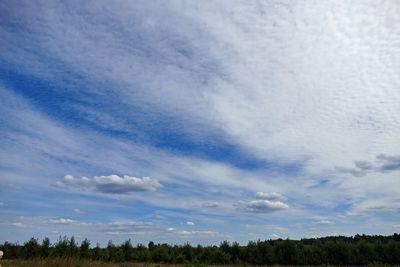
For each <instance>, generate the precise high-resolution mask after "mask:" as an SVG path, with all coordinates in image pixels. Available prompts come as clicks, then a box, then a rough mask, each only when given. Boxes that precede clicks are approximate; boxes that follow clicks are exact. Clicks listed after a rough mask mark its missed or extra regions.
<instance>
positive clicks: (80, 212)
mask: <svg viewBox="0 0 400 267" xmlns="http://www.w3.org/2000/svg"><path fill="white" fill-rule="evenodd" d="M74 212H75V213H78V214H82V213H83V211H81V210H80V209H74Z"/></svg>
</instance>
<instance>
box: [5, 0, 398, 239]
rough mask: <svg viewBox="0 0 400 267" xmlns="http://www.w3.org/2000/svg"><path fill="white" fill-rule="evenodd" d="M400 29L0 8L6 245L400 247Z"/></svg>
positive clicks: (386, 6) (58, 4)
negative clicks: (341, 242) (354, 239)
mask: <svg viewBox="0 0 400 267" xmlns="http://www.w3.org/2000/svg"><path fill="white" fill-rule="evenodd" d="M398 14H400V2H399V1H396V0H393V1H342V0H339V1H324V0H322V1H320V0H315V1H314V0H308V1H283V0H280V1H273V0H269V1H257V0H254V1H236V0H234V1H231V0H229V1H228V0H222V1H221V0H218V1H213V0H207V1H175V0H171V1H161V0H160V1H158V0H154V1H145V0H143V1H142V0H135V1H120V0H117V1H113V2H110V1H105V0H104V1H103V0H96V1H46V0H43V1H41V0H33V1H32V0H3V1H0V36H1V38H0V96H1V98H0V112H1V116H0V136H1V137H0V138H1V139H0V140H1V142H0V243H4V242H5V241H8V242H19V243H21V244H22V243H23V242H25V241H27V240H28V239H29V238H30V237H35V238H38V240H39V241H40V240H42V239H43V238H44V237H49V238H50V240H51V241H52V242H55V241H56V240H57V239H58V237H60V236H68V237H71V236H74V237H75V239H76V240H77V241H78V242H80V241H82V240H83V239H84V238H88V239H89V240H90V241H91V244H92V245H94V244H96V243H99V244H101V245H106V244H107V242H108V240H112V241H113V242H114V243H115V244H120V243H121V242H123V241H125V240H128V239H131V241H132V243H133V244H138V243H142V244H145V245H146V244H147V243H148V242H149V241H150V240H151V241H153V242H155V243H169V244H184V243H186V242H189V243H190V244H192V245H197V244H202V245H218V244H219V243H220V242H221V241H223V240H227V241H229V242H233V241H237V242H239V243H240V244H246V243H247V242H248V241H249V240H258V239H260V240H264V239H276V238H290V239H300V238H309V237H321V236H328V235H346V236H351V235H355V234H374V235H375V234H378V235H390V234H393V233H395V232H397V233H398V232H400V17H399V16H398Z"/></svg>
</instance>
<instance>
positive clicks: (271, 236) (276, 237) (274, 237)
mask: <svg viewBox="0 0 400 267" xmlns="http://www.w3.org/2000/svg"><path fill="white" fill-rule="evenodd" d="M269 238H270V239H278V238H280V236H279V235H277V234H271V235H270V236H269Z"/></svg>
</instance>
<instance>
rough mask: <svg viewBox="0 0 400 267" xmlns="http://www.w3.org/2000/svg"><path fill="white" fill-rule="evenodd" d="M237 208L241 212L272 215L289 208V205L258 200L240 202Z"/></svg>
mask: <svg viewBox="0 0 400 267" xmlns="http://www.w3.org/2000/svg"><path fill="white" fill-rule="evenodd" d="M236 206H237V208H238V209H239V210H241V211H245V212H252V213H270V212H274V211H278V210H284V209H287V208H289V206H288V205H286V204H285V203H283V202H281V201H270V200H264V199H258V200H253V201H249V202H245V201H239V203H238V204H237V205H236Z"/></svg>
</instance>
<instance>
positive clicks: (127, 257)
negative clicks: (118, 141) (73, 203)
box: [0, 234, 400, 265]
mask: <svg viewBox="0 0 400 267" xmlns="http://www.w3.org/2000/svg"><path fill="white" fill-rule="evenodd" d="M0 249H1V250H3V251H4V254H5V258H6V259H51V258H62V259H81V260H93V261H102V262H142V263H150V262H152V263H164V264H185V263H187V264H188V263H191V264H197V265H200V264H209V265H211V264H246V263H248V264H252V265H271V264H280V265H322V264H331V265H367V264H371V263H374V264H377V263H380V264H391V265H396V264H397V265H398V264H400V235H399V234H393V235H391V236H367V235H356V236H354V237H344V236H335V237H324V238H311V239H302V240H289V239H286V240H282V239H279V240H265V241H260V240H259V241H257V242H254V241H250V242H249V243H248V244H247V246H240V245H239V244H238V243H236V242H233V243H229V242H227V241H224V242H222V243H221V244H220V246H206V247H203V246H200V245H198V246H196V247H192V246H191V245H189V244H185V245H180V246H178V245H174V246H171V245H168V244H154V243H153V242H149V244H148V246H144V245H141V244H139V245H137V246H133V245H132V244H131V241H130V240H127V241H125V242H124V243H122V244H121V245H114V244H113V243H112V241H109V242H108V245H107V247H104V248H101V247H100V246H99V245H97V246H95V247H90V241H89V240H87V239H85V240H84V241H83V242H82V243H81V244H80V245H78V244H77V243H76V241H75V239H74V237H71V238H67V237H60V238H59V240H58V241H57V242H56V243H54V244H51V243H50V240H49V239H48V238H45V239H44V240H43V242H42V243H41V244H40V243H39V242H38V240H37V239H35V238H31V239H30V240H29V241H27V242H25V243H24V244H23V245H18V244H11V243H9V242H5V243H4V244H3V245H1V246H0Z"/></svg>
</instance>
